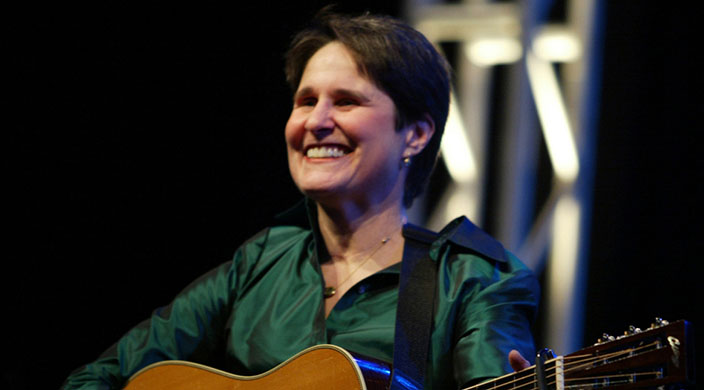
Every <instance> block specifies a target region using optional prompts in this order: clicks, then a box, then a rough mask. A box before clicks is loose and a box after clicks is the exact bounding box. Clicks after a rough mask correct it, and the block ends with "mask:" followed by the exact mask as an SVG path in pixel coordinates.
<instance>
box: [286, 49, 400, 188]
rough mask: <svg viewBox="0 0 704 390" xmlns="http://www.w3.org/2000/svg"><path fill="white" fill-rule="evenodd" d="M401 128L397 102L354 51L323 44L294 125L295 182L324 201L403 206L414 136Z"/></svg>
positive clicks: (289, 132)
mask: <svg viewBox="0 0 704 390" xmlns="http://www.w3.org/2000/svg"><path fill="white" fill-rule="evenodd" d="M395 125H396V108H395V105H394V103H393V101H392V100H391V98H390V97H389V96H388V95H387V94H386V93H384V92H383V91H381V90H380V89H378V88H377V87H376V86H375V85H374V84H373V83H372V82H371V81H369V80H368V79H367V78H366V77H364V76H363V75H361V74H360V73H359V71H358V67H357V64H356V62H355V61H354V59H353V57H352V55H351V54H350V52H349V51H348V50H347V48H346V47H345V46H344V45H342V44H341V43H339V42H332V43H329V44H327V45H326V46H323V47H322V48H321V49H320V50H318V51H317V52H316V53H315V54H314V55H313V56H312V57H311V58H310V60H309V61H308V64H307V65H306V67H305V69H304V71H303V75H302V77H301V82H300V84H299V86H298V90H297V91H296V94H295V96H294V105H293V110H292V112H291V116H290V118H289V120H288V123H287V124H286V144H287V149H288V162H289V169H290V171H291V176H292V177H293V180H294V182H295V183H296V185H297V186H298V188H299V189H300V190H301V191H302V192H303V193H304V194H306V195H308V196H309V197H311V198H312V199H314V200H317V201H323V200H326V199H327V200H333V201H335V200H336V201H345V200H352V201H359V200H366V201H368V202H382V201H388V200H395V199H393V197H396V196H398V197H399V202H400V199H401V197H402V196H403V182H404V180H405V173H404V171H403V170H402V168H401V165H402V164H401V160H402V158H403V156H404V153H406V150H407V149H406V137H407V134H408V132H409V131H408V130H405V129H404V130H403V131H395Z"/></svg>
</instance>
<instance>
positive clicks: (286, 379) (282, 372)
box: [125, 345, 367, 390]
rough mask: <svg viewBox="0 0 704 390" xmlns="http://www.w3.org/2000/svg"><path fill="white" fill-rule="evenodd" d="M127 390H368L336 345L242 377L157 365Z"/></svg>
mask: <svg viewBox="0 0 704 390" xmlns="http://www.w3.org/2000/svg"><path fill="white" fill-rule="evenodd" d="M125 389H126V390H142V389H144V390H147V389H148V390H159V389H170V390H180V389H183V390H191V389H209V390H219V389H242V390H258V389H341V390H346V389H349V390H353V389H354V390H361V389H367V387H366V385H365V382H364V378H363V376H362V372H361V370H360V368H359V366H358V365H357V363H356V362H355V360H354V358H353V357H352V355H351V354H350V353H349V352H347V351H345V350H344V349H342V348H340V347H337V346H334V345H317V346H314V347H311V348H308V349H306V350H304V351H302V352H300V353H298V354H297V355H295V356H294V357H292V358H291V359H289V360H287V361H285V362H284V363H282V364H280V365H278V366H276V367H274V368H273V369H271V370H269V371H267V372H265V373H263V374H260V375H255V376H240V375H234V374H230V373H227V372H224V371H220V370H216V369H214V368H210V367H207V366H203V365H200V364H196V363H190V362H184V361H178V360H171V361H164V362H159V363H154V364H152V365H150V366H147V367H145V368H144V369H142V370H141V371H139V372H138V373H136V374H135V375H134V376H133V377H132V378H130V380H129V382H128V383H127V386H126V387H125Z"/></svg>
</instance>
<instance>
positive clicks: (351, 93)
mask: <svg viewBox="0 0 704 390" xmlns="http://www.w3.org/2000/svg"><path fill="white" fill-rule="evenodd" d="M311 93H313V88H312V87H304V88H302V89H300V90H298V91H297V92H296V93H295V94H294V95H293V101H296V100H298V99H299V98H300V97H301V96H305V95H308V94H311ZM333 96H349V97H353V98H355V99H358V100H359V101H361V102H368V101H369V100H370V99H369V98H368V97H367V96H366V95H364V94H361V93H359V92H357V91H353V90H351V89H345V88H337V89H335V90H333Z"/></svg>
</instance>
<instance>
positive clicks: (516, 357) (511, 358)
mask: <svg viewBox="0 0 704 390" xmlns="http://www.w3.org/2000/svg"><path fill="white" fill-rule="evenodd" d="M508 362H509V363H510V364H511V368H513V371H516V372H518V371H521V370H523V369H526V368H528V367H530V366H531V364H530V362H529V361H528V360H526V358H524V357H523V355H521V354H520V352H518V351H516V350H515V349H514V350H511V352H509V353H508Z"/></svg>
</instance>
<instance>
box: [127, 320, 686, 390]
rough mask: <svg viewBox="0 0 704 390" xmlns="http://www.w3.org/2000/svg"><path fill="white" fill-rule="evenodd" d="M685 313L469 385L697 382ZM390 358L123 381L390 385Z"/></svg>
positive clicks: (304, 357) (168, 371) (329, 354)
mask: <svg viewBox="0 0 704 390" xmlns="http://www.w3.org/2000/svg"><path fill="white" fill-rule="evenodd" d="M692 337H693V335H692V329H691V325H690V324H689V323H688V322H687V321H677V322H673V323H668V322H667V321H663V320H659V319H658V320H657V321H656V323H654V324H652V325H651V326H650V327H649V328H648V329H646V330H640V329H637V328H633V327H631V329H629V331H627V332H625V333H624V335H622V336H619V337H612V336H608V335H605V336H604V337H603V339H600V340H599V342H597V343H596V344H594V345H592V346H591V347H588V348H585V349H582V350H580V351H578V352H575V353H572V354H569V355H565V356H560V357H554V358H546V359H544V360H543V359H539V362H538V363H537V364H536V365H534V366H532V367H530V368H527V369H525V370H522V371H519V372H516V373H512V374H508V375H505V376H502V377H499V378H496V379H493V380H490V381H487V382H484V383H482V384H479V385H476V386H472V387H469V388H468V389H466V390H489V389H494V390H509V389H511V390H530V389H541V390H543V389H550V390H553V389H554V390H563V389H618V390H620V389H624V390H625V389H656V388H674V386H677V388H678V389H684V388H688V387H692V388H693V387H694V384H695V378H694V351H693V349H694V345H693V343H692V342H691V341H692V340H691V339H692ZM390 375H391V366H390V365H389V364H387V363H385V362H381V361H377V360H372V359H367V358H364V357H359V356H355V355H353V354H351V353H349V352H348V351H346V350H344V349H342V348H340V347H337V346H334V345H318V346H314V347H311V348H308V349H306V350H304V351H302V352H300V353H298V354H297V355H295V356H293V357H292V358H291V359H289V360H287V361H285V362H284V363H282V364H280V365H278V366H277V367H275V368H273V369H271V370H269V371H267V372H265V373H262V374H260V375H255V376H240V375H234V374H230V373H227V372H224V371H220V370H216V369H214V368H210V367H207V366H203V365H199V364H195V363H190V362H184V361H164V362H159V363H155V364H152V365H150V366H147V367H145V368H144V369H142V370H141V371H139V372H137V373H136V374H135V375H134V376H132V378H130V380H129V382H128V383H127V386H126V387H125V389H127V390H139V389H149V390H159V389H170V390H179V389H184V390H185V389H189V390H190V389H212V390H219V389H242V390H257V389H341V390H345V389H370V390H373V389H388V386H389V383H390Z"/></svg>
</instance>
